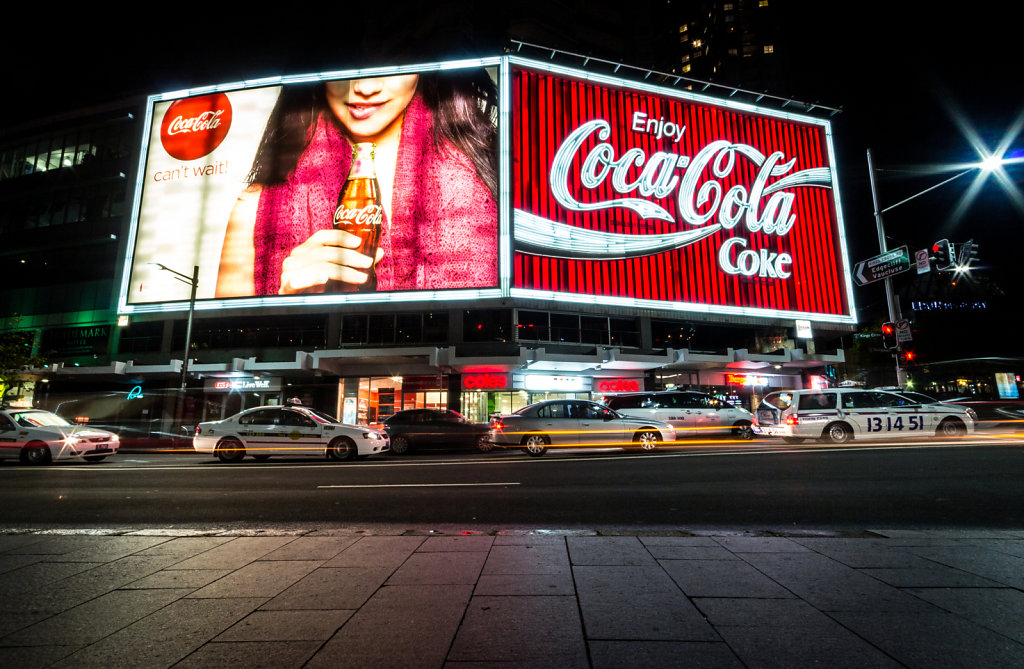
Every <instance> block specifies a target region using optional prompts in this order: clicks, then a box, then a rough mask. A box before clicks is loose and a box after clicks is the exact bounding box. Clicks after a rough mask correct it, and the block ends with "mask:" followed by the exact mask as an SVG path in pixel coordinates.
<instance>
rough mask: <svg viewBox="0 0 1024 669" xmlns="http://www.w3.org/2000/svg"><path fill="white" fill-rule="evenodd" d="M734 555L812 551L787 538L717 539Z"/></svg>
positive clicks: (716, 539)
mask: <svg viewBox="0 0 1024 669" xmlns="http://www.w3.org/2000/svg"><path fill="white" fill-rule="evenodd" d="M715 541H717V542H718V543H719V544H721V545H722V546H724V547H725V548H727V549H728V550H730V551H732V552H733V553H805V552H808V551H809V550H810V549H809V548H807V547H806V546H801V545H800V544H799V543H798V542H796V541H794V540H793V539H789V538H787V537H716V538H715Z"/></svg>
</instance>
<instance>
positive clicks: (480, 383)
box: [462, 373, 512, 391]
mask: <svg viewBox="0 0 1024 669" xmlns="http://www.w3.org/2000/svg"><path fill="white" fill-rule="evenodd" d="M462 389H463V390H482V391H491V390H511V389H512V375H511V374H503V373H488V374H463V375H462Z"/></svg>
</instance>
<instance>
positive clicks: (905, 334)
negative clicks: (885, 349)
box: [893, 318, 914, 344]
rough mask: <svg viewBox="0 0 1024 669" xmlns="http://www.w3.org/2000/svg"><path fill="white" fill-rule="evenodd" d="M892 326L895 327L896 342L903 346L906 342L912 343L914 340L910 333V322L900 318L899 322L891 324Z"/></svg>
mask: <svg viewBox="0 0 1024 669" xmlns="http://www.w3.org/2000/svg"><path fill="white" fill-rule="evenodd" d="M893 325H895V326H896V341H897V342H899V343H901V344H903V343H906V342H908V341H913V340H914V335H913V333H912V332H911V331H910V321H908V320H907V319H905V318H901V319H900V320H898V321H896V322H895V323H893Z"/></svg>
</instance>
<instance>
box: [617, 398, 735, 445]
mask: <svg viewBox="0 0 1024 669" xmlns="http://www.w3.org/2000/svg"><path fill="white" fill-rule="evenodd" d="M605 404H607V405H608V406H609V407H610V408H612V409H615V410H616V411H618V412H619V413H621V414H623V415H626V416H635V417H637V418H648V419H654V420H663V421H665V422H668V423H672V426H673V427H675V428H676V430H677V431H678V432H679V434H680V436H682V435H684V434H685V435H687V436H689V435H693V436H697V437H704V436H710V435H720V434H731V435H733V436H734V437H736V438H737V439H753V438H754V431H753V428H752V427H751V425H752V424H753V422H754V414H752V413H750V412H749V411H747V410H746V409H744V408H742V407H737V406H733V405H732V404H729V403H728V402H726V401H725V400H720V399H718V398H717V397H712V396H711V395H707V394H705V393H698V392H695V391H692V390H662V391H657V392H653V391H652V392H646V393H626V394H622V395H614V396H612V397H608V398H607V399H606V401H605Z"/></svg>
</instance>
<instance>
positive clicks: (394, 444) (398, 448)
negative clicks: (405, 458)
mask: <svg viewBox="0 0 1024 669" xmlns="http://www.w3.org/2000/svg"><path fill="white" fill-rule="evenodd" d="M389 452H390V453H391V455H405V454H407V453H408V452H409V439H408V438H407V437H401V436H399V437H391V450H390V451H389Z"/></svg>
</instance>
